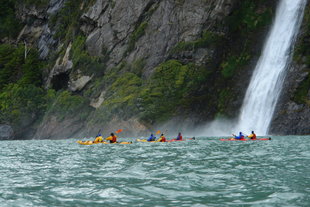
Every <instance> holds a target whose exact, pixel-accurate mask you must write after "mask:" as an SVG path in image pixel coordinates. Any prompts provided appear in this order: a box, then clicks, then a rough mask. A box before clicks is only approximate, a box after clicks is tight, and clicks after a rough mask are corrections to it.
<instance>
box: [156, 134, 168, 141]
mask: <svg viewBox="0 0 310 207" xmlns="http://www.w3.org/2000/svg"><path fill="white" fill-rule="evenodd" d="M157 141H158V142H166V137H164V134H161V135H160V137H159V139H158V140H157Z"/></svg>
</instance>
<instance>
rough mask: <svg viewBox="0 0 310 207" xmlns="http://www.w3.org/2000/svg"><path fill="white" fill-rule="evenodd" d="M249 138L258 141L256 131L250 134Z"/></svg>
mask: <svg viewBox="0 0 310 207" xmlns="http://www.w3.org/2000/svg"><path fill="white" fill-rule="evenodd" d="M248 137H249V138H251V139H256V134H255V133H254V131H252V134H250V135H249V136H248Z"/></svg>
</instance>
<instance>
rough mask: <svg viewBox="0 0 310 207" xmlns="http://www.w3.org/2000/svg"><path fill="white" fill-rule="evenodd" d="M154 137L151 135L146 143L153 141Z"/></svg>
mask: <svg viewBox="0 0 310 207" xmlns="http://www.w3.org/2000/svg"><path fill="white" fill-rule="evenodd" d="M155 139H156V137H154V135H153V134H151V136H150V137H149V138H148V139H147V141H148V142H151V141H155Z"/></svg>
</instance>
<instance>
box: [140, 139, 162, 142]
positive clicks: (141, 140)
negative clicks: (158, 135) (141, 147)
mask: <svg viewBox="0 0 310 207" xmlns="http://www.w3.org/2000/svg"><path fill="white" fill-rule="evenodd" d="M136 141H137V142H159V141H147V140H146V139H137V140H136Z"/></svg>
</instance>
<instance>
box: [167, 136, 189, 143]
mask: <svg viewBox="0 0 310 207" xmlns="http://www.w3.org/2000/svg"><path fill="white" fill-rule="evenodd" d="M186 140H195V137H193V138H188V139H181V140H177V139H171V140H167V141H166V142H180V141H186Z"/></svg>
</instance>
